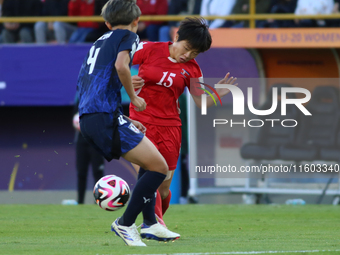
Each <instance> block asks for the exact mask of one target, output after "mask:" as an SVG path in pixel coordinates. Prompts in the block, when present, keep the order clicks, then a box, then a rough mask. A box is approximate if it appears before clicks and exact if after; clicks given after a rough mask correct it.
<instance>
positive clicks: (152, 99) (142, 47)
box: [130, 42, 204, 126]
mask: <svg viewBox="0 0 340 255" xmlns="http://www.w3.org/2000/svg"><path fill="white" fill-rule="evenodd" d="M171 44H172V43H171V42H141V43H140V44H139V46H138V49H137V51H136V53H135V55H134V57H133V64H134V65H137V64H139V72H138V76H140V77H141V78H143V79H144V80H145V85H144V86H143V87H142V88H141V89H139V90H136V94H137V95H138V96H140V97H142V98H144V100H145V102H146V103H147V106H146V109H145V110H144V111H142V112H136V111H135V109H134V108H135V106H134V105H132V104H130V117H131V118H132V119H134V120H139V121H142V122H146V123H149V124H154V125H159V126H181V125H182V124H181V119H180V118H179V114H178V109H177V106H178V101H177V99H178V97H179V96H180V95H181V94H182V93H183V91H184V89H185V87H188V89H189V90H190V79H191V78H197V79H198V78H201V77H202V72H201V69H200V67H199V66H198V64H197V62H196V60H194V59H192V60H190V61H188V62H186V63H177V62H176V60H174V59H172V58H171V57H170V52H169V45H171ZM195 90H196V91H195V92H194V94H195V95H200V94H202V93H204V92H203V91H202V90H197V89H195Z"/></svg>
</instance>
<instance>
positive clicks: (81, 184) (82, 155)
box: [76, 133, 90, 204]
mask: <svg viewBox="0 0 340 255" xmlns="http://www.w3.org/2000/svg"><path fill="white" fill-rule="evenodd" d="M89 149H90V146H89V145H88V144H87V142H86V141H85V139H84V138H83V136H82V134H81V133H79V134H78V136H77V143H76V168H77V189H78V204H84V200H85V191H86V184H87V172H88V167H89V164H90V155H89Z"/></svg>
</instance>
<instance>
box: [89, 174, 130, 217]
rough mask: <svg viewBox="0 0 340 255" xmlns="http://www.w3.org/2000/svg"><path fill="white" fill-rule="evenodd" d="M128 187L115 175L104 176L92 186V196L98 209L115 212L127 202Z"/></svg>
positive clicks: (128, 196)
mask: <svg viewBox="0 0 340 255" xmlns="http://www.w3.org/2000/svg"><path fill="white" fill-rule="evenodd" d="M130 193H131V192H130V188H129V185H128V184H127V183H126V181H124V180H123V179H122V178H120V177H118V176H116V175H106V176H104V177H102V178H101V179H100V180H99V181H98V182H97V183H96V185H94V189H93V195H94V198H95V200H96V203H97V204H98V205H99V207H100V208H103V209H104V210H107V211H117V210H119V209H120V208H122V207H124V205H125V204H126V203H127V202H128V201H129V198H130Z"/></svg>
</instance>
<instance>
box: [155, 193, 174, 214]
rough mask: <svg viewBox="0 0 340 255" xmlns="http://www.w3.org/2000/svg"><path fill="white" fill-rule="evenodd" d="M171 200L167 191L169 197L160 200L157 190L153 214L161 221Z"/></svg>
mask: <svg viewBox="0 0 340 255" xmlns="http://www.w3.org/2000/svg"><path fill="white" fill-rule="evenodd" d="M170 200H171V191H170V190H169V195H168V196H167V197H166V198H165V199H163V200H162V198H161V195H160V194H159V192H158V190H157V196H156V205H155V213H156V214H157V216H158V217H159V218H161V219H163V215H164V214H165V212H166V210H168V208H169V205H170Z"/></svg>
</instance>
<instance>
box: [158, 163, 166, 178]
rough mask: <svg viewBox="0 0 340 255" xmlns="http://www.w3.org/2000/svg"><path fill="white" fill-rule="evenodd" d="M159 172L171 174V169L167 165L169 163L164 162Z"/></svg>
mask: <svg viewBox="0 0 340 255" xmlns="http://www.w3.org/2000/svg"><path fill="white" fill-rule="evenodd" d="M158 172H160V173H162V174H165V175H167V174H168V172H169V167H168V165H167V163H166V162H165V161H164V163H162V164H161V165H160V167H159V168H158Z"/></svg>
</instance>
